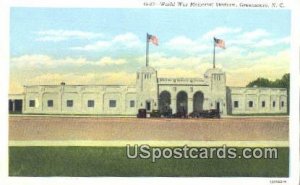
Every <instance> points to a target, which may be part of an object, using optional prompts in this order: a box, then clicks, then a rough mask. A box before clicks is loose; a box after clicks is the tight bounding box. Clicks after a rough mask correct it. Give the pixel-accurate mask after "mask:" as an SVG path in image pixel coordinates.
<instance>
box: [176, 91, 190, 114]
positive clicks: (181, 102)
mask: <svg viewBox="0 0 300 185" xmlns="http://www.w3.org/2000/svg"><path fill="white" fill-rule="evenodd" d="M176 99H177V103H176V104H177V105H176V106H177V112H182V113H184V114H186V113H187V112H188V106H187V103H188V101H187V100H188V96H187V93H186V92H184V91H180V92H179V93H178V94H177V97H176Z"/></svg>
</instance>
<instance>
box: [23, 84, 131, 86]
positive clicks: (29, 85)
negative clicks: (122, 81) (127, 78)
mask: <svg viewBox="0 0 300 185" xmlns="http://www.w3.org/2000/svg"><path fill="white" fill-rule="evenodd" d="M36 86H44V87H59V86H80V87H82V86H122V87H126V86H127V87H135V85H117V84H109V85H105V84H88V85H75V84H71V85H67V84H66V85H23V87H36Z"/></svg>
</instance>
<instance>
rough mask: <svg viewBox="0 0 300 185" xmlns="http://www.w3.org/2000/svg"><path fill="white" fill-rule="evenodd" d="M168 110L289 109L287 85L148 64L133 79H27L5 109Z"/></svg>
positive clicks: (81, 111) (214, 70)
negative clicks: (245, 82)
mask: <svg viewBox="0 0 300 185" xmlns="http://www.w3.org/2000/svg"><path fill="white" fill-rule="evenodd" d="M142 108H143V109H146V110H147V112H151V111H153V110H160V111H163V110H165V109H172V112H173V113H175V112H177V111H181V110H184V111H186V112H187V113H191V112H193V111H201V110H210V109H218V110H219V111H220V112H221V115H228V114H257V113H287V89H283V88H256V87H253V88H246V87H228V86H226V74H225V72H224V71H222V70H221V69H219V68H214V67H213V68H211V69H208V70H207V71H206V72H205V74H204V75H203V77H200V76H199V78H168V77H164V78H161V77H158V72H157V70H156V69H154V68H153V67H150V66H148V65H147V66H146V67H143V68H141V69H140V70H139V71H138V72H137V73H136V85H135V86H127V85H68V84H65V83H61V84H59V85H31V86H24V92H23V93H22V94H10V95H9V111H10V112H11V113H14V112H22V113H25V114H98V115H111V116H114V115H136V114H137V112H138V109H142Z"/></svg>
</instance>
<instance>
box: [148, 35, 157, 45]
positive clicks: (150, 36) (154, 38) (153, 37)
mask: <svg viewBox="0 0 300 185" xmlns="http://www.w3.org/2000/svg"><path fill="white" fill-rule="evenodd" d="M147 40H148V42H151V43H152V44H154V45H156V46H158V38H157V37H156V36H155V35H150V34H148V33H147Z"/></svg>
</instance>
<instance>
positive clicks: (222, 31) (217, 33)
mask: <svg viewBox="0 0 300 185" xmlns="http://www.w3.org/2000/svg"><path fill="white" fill-rule="evenodd" d="M241 31H242V29H241V28H228V27H218V28H215V29H213V30H211V31H209V32H207V33H206V34H204V35H203V36H202V38H203V39H212V38H213V37H222V36H224V35H226V34H236V33H239V32H241ZM221 39H222V38H221Z"/></svg>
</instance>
